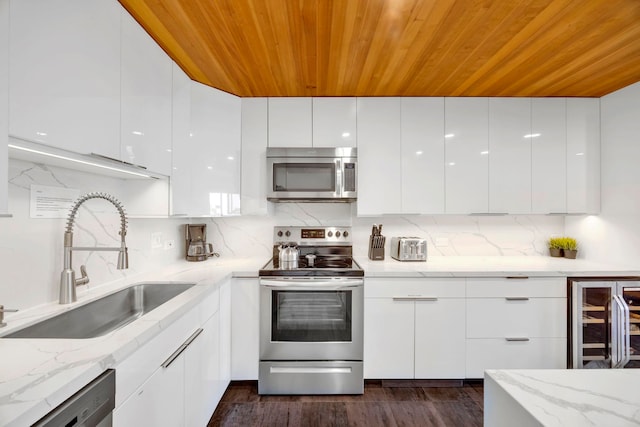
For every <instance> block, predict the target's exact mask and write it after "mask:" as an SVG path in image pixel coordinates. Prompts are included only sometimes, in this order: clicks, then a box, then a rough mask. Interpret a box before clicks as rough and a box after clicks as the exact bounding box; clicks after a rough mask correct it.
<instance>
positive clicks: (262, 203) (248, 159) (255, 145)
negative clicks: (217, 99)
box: [241, 98, 268, 215]
mask: <svg viewBox="0 0 640 427" xmlns="http://www.w3.org/2000/svg"><path fill="white" fill-rule="evenodd" d="M241 102H242V120H241V122H242V185H241V190H242V201H241V206H242V215H266V214H267V134H268V124H267V121H268V118H267V117H268V100H267V98H242V101H241Z"/></svg>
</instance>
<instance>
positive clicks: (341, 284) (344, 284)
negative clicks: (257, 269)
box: [260, 279, 364, 289]
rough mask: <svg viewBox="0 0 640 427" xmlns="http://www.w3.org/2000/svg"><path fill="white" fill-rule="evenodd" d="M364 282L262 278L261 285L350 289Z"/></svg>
mask: <svg viewBox="0 0 640 427" xmlns="http://www.w3.org/2000/svg"><path fill="white" fill-rule="evenodd" d="M363 284H364V280H363V279H337V280H265V279H262V280H260V286H266V287H269V288H293V287H297V288H319V287H322V288H323V289H328V288H330V289H349V288H354V287H358V286H362V285H363Z"/></svg>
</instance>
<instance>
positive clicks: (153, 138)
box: [120, 10, 172, 175]
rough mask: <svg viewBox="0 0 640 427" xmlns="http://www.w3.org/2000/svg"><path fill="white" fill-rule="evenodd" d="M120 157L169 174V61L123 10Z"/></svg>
mask: <svg viewBox="0 0 640 427" xmlns="http://www.w3.org/2000/svg"><path fill="white" fill-rule="evenodd" d="M121 43H122V45H121V49H122V56H121V58H122V59H121V67H122V68H121V69H122V74H121V89H122V93H121V126H122V128H121V140H120V142H121V158H122V160H124V161H126V162H129V163H133V164H136V165H142V166H145V167H147V168H149V169H150V170H152V171H154V172H158V173H162V174H165V175H170V174H171V87H172V62H171V59H169V57H168V56H167V54H166V53H165V52H164V51H163V50H162V49H161V48H160V46H158V45H157V44H156V42H155V41H154V40H153V39H152V38H151V36H149V34H147V33H146V32H145V30H144V29H143V28H142V27H141V26H140V25H139V24H138V23H137V22H136V21H135V20H134V19H133V17H131V15H129V14H128V13H127V12H126V11H124V10H123V11H122V38H121Z"/></svg>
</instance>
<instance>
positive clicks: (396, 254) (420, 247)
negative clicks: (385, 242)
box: [390, 237, 427, 261]
mask: <svg viewBox="0 0 640 427" xmlns="http://www.w3.org/2000/svg"><path fill="white" fill-rule="evenodd" d="M390 252H391V258H393V259H397V260H398V261H426V260H427V240H426V239H422V238H420V237H392V238H391V251H390Z"/></svg>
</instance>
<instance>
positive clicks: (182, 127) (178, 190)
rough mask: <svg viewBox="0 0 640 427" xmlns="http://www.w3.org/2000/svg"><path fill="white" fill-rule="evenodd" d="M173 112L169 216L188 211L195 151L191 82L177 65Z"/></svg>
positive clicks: (184, 213) (174, 66) (185, 213)
mask: <svg viewBox="0 0 640 427" xmlns="http://www.w3.org/2000/svg"><path fill="white" fill-rule="evenodd" d="M172 68H173V79H172V80H173V88H172V91H173V97H172V104H173V109H172V110H173V111H172V139H173V141H172V152H171V154H172V156H171V163H172V167H171V214H172V215H181V216H182V215H185V216H186V215H187V213H189V212H191V200H192V199H191V167H190V166H189V164H190V162H191V158H192V155H193V153H195V152H197V150H196V147H195V146H194V141H193V139H192V138H191V137H190V136H189V134H190V132H191V123H190V122H191V79H190V78H189V76H187V74H186V73H185V72H184V71H182V69H181V68H180V67H178V65H177V64H175V63H174V64H173V67H172Z"/></svg>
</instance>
